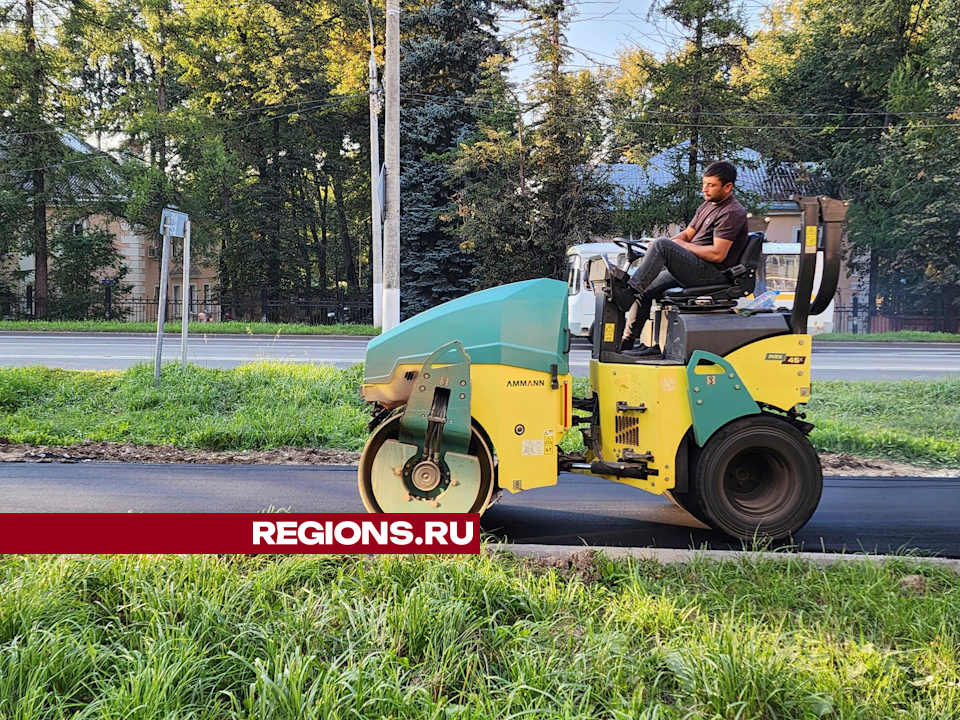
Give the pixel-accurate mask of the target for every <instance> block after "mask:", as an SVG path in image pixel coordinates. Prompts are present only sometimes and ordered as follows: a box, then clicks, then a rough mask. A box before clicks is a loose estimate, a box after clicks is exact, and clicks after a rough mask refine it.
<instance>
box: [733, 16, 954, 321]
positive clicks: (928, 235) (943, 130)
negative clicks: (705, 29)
mask: <svg viewBox="0 0 960 720" xmlns="http://www.w3.org/2000/svg"><path fill="white" fill-rule="evenodd" d="M957 21H958V15H957V6H956V2H955V0H926V1H924V2H919V3H917V2H912V1H909V0H882V1H881V2H867V1H866V0H843V1H842V2H826V1H825V0H806V1H805V2H800V1H799V0H794V1H793V2H788V3H786V4H784V5H783V6H782V7H779V8H778V9H777V10H776V12H774V13H772V14H771V15H770V17H769V19H768V24H767V28H766V29H765V31H764V32H763V33H761V34H760V36H759V38H758V43H757V46H756V48H755V53H754V56H755V64H754V68H753V70H752V75H753V78H752V83H753V86H754V87H755V88H763V89H764V90H763V92H762V94H761V97H760V99H761V101H762V102H764V103H766V104H767V105H768V106H772V107H777V108H779V109H780V111H781V112H782V113H784V115H783V116H782V118H781V120H780V121H779V122H778V123H777V124H778V126H779V127H777V128H776V129H774V130H772V131H770V132H768V133H765V140H766V144H767V147H768V148H769V149H770V151H772V152H775V153H777V154H778V155H780V156H783V157H792V158H795V159H802V160H816V161H819V162H822V164H823V165H824V167H825V168H826V169H827V171H828V172H829V175H830V177H831V178H832V180H833V182H834V183H835V186H836V191H837V192H838V193H842V194H844V195H846V196H847V197H849V198H850V199H851V200H852V201H853V203H852V206H851V212H850V214H849V217H850V224H849V232H848V236H849V240H850V242H851V245H852V248H853V253H852V258H851V259H852V261H853V264H854V266H855V267H859V269H861V270H862V271H863V272H864V273H869V277H870V293H871V301H870V308H871V310H872V311H873V310H876V309H877V308H878V307H880V306H881V305H883V304H886V305H889V304H890V303H898V302H899V303H903V302H905V301H907V300H909V299H911V298H910V296H913V298H912V299H913V300H917V299H919V298H922V299H923V304H926V306H927V308H929V309H932V308H934V307H951V306H952V304H953V303H954V302H955V299H954V298H955V295H954V294H953V292H952V287H953V286H952V284H951V283H952V281H953V279H954V278H955V277H956V274H955V272H956V271H955V270H953V269H952V268H955V266H956V256H955V254H954V252H953V246H954V245H955V244H956V241H955V236H953V233H954V232H955V230H954V228H955V227H956V225H955V224H954V223H955V220H954V219H953V218H954V216H953V214H952V213H951V212H950V211H949V208H948V207H947V206H946V205H944V204H943V202H942V197H941V194H942V192H943V188H945V187H947V186H948V183H949V182H950V179H951V178H952V177H955V175H954V172H955V171H954V168H955V166H956V162H955V157H954V150H955V148H956V144H957V143H956V139H957V129H956V128H955V127H954V128H951V127H943V126H944V125H951V122H950V115H949V112H950V109H952V108H956V107H957V98H956V94H955V93H956V90H955V86H956V75H955V74H953V75H951V74H950V73H951V72H954V73H955V71H956V60H955V58H956V57H957V54H958V52H960V43H958V39H957V30H956V27H957V25H956V23H957ZM791 128H799V130H798V131H796V132H790V130H791ZM943 303H946V305H944V304H943ZM914 307H915V308H917V307H918V306H917V305H914Z"/></svg>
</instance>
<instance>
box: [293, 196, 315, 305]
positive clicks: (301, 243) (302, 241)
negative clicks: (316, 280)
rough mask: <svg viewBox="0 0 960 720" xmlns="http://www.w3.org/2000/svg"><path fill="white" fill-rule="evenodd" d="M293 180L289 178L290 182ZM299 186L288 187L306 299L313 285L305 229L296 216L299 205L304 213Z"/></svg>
mask: <svg viewBox="0 0 960 720" xmlns="http://www.w3.org/2000/svg"><path fill="white" fill-rule="evenodd" d="M292 179H293V178H291V180H292ZM298 185H299V184H294V185H291V186H290V214H291V218H292V219H293V228H294V233H295V236H296V238H297V254H299V255H300V266H301V267H302V268H303V282H304V294H305V296H306V298H307V299H309V297H310V289H311V286H312V285H313V272H312V268H311V267H310V246H309V243H308V242H307V240H306V238H305V229H304V228H302V227H300V222H299V217H298V215H297V205H298V204H299V205H300V207H301V209H302V210H303V212H304V213H306V208H305V207H304V203H303V200H302V199H301V198H300V197H299V194H298V192H297V188H298Z"/></svg>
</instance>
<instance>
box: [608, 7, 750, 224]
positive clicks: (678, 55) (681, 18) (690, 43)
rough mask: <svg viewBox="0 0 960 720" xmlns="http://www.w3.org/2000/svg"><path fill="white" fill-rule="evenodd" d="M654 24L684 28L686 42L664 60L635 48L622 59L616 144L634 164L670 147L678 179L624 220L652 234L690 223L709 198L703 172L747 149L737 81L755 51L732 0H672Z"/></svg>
mask: <svg viewBox="0 0 960 720" xmlns="http://www.w3.org/2000/svg"><path fill="white" fill-rule="evenodd" d="M651 15H652V16H653V19H654V21H658V20H659V21H663V20H667V21H670V23H671V24H672V25H673V26H677V27H679V28H681V32H682V36H681V40H680V41H679V46H678V47H677V48H675V49H673V50H671V51H670V52H668V53H667V55H666V57H665V58H663V59H658V58H656V57H654V56H653V55H651V54H650V53H648V52H645V51H643V50H640V49H635V50H631V51H628V52H627V53H624V55H623V56H622V57H621V61H620V64H619V67H618V69H617V72H616V75H615V77H614V79H613V81H612V85H613V88H612V90H613V95H614V101H613V106H614V108H615V112H616V115H617V120H616V121H615V122H614V125H615V133H616V145H617V147H618V148H619V149H621V150H622V152H623V157H624V159H625V160H627V161H629V162H635V163H640V164H642V163H644V162H646V161H647V160H648V159H649V158H650V157H652V156H653V155H657V154H659V153H662V152H667V155H668V161H669V167H667V168H665V169H666V170H667V171H668V173H670V174H671V175H672V181H671V182H669V183H666V184H665V185H664V186H662V187H659V188H656V189H655V190H654V191H653V192H651V193H649V194H648V195H647V196H645V197H643V198H631V199H630V200H631V202H632V204H633V205H634V208H633V210H631V211H630V212H629V213H625V214H624V216H623V219H622V220H621V222H623V221H625V224H626V225H628V226H629V227H626V228H624V229H625V230H627V229H629V230H632V231H645V232H650V231H652V229H653V228H654V227H665V226H666V225H668V224H669V223H671V222H679V223H683V222H686V221H689V220H690V218H691V217H692V216H693V213H694V212H695V211H696V209H697V207H698V206H699V205H700V203H701V202H702V201H703V198H702V196H701V195H700V192H699V191H700V185H701V172H702V170H703V168H704V167H706V165H708V164H709V163H711V162H713V161H715V160H723V159H728V158H729V157H731V155H732V154H733V153H735V152H736V151H737V150H739V149H741V148H742V147H744V135H743V134H742V133H740V132H738V131H737V129H736V126H737V125H739V124H743V118H742V117H741V115H740V113H742V112H743V111H745V110H747V109H748V108H747V106H746V104H745V102H744V97H743V91H742V88H740V87H738V86H737V83H736V80H737V78H738V75H739V74H740V73H741V71H742V68H743V64H744V60H745V56H746V49H747V41H748V37H747V31H746V28H745V24H744V20H743V18H742V17H741V16H740V15H739V13H738V11H737V10H736V9H735V8H734V6H733V3H732V2H731V0H666V1H661V2H658V3H656V4H655V5H654V7H653V9H652V10H651Z"/></svg>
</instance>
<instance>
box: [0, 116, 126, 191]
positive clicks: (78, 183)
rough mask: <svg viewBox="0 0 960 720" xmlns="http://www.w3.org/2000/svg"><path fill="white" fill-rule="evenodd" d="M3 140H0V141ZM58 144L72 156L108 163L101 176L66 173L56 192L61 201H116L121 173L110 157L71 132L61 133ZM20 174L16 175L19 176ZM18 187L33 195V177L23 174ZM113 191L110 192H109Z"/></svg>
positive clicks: (71, 161) (61, 177)
mask: <svg viewBox="0 0 960 720" xmlns="http://www.w3.org/2000/svg"><path fill="white" fill-rule="evenodd" d="M2 139H3V138H0V140H2ZM60 142H61V144H62V145H63V146H64V147H65V148H66V149H67V150H68V151H69V152H71V153H78V154H80V155H89V156H91V157H93V156H99V157H103V158H105V159H107V160H108V161H109V162H108V163H105V164H104V165H101V169H102V172H101V173H98V174H85V173H82V172H69V173H65V174H64V175H61V176H60V177H59V178H58V180H59V182H60V185H61V186H60V187H58V188H56V194H57V195H58V196H61V197H69V198H76V199H79V200H118V199H121V198H118V197H117V196H116V194H115V193H116V189H117V188H118V187H119V185H120V183H121V177H120V173H119V172H118V168H117V165H118V164H119V162H118V161H117V159H116V158H114V157H113V156H112V155H109V154H107V153H105V152H103V151H102V150H98V149H97V148H95V147H93V146H92V145H91V144H90V143H88V142H86V141H85V140H83V139H82V138H80V137H79V136H77V135H74V134H73V133H70V132H65V131H64V132H61V133H60ZM3 153H4V145H3V143H0V155H2V154H3ZM83 159H84V158H74V159H71V160H67V163H68V165H66V167H68V168H69V167H70V164H69V163H73V162H75V160H83ZM18 174H19V173H18ZM20 186H21V187H22V188H23V190H24V191H26V192H28V193H30V192H32V191H33V177H32V175H31V174H29V173H23V180H22V182H21V183H20ZM111 191H112V192H111Z"/></svg>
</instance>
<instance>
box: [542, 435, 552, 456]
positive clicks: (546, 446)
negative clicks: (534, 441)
mask: <svg viewBox="0 0 960 720" xmlns="http://www.w3.org/2000/svg"><path fill="white" fill-rule="evenodd" d="M543 454H544V455H553V430H544V431H543Z"/></svg>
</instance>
